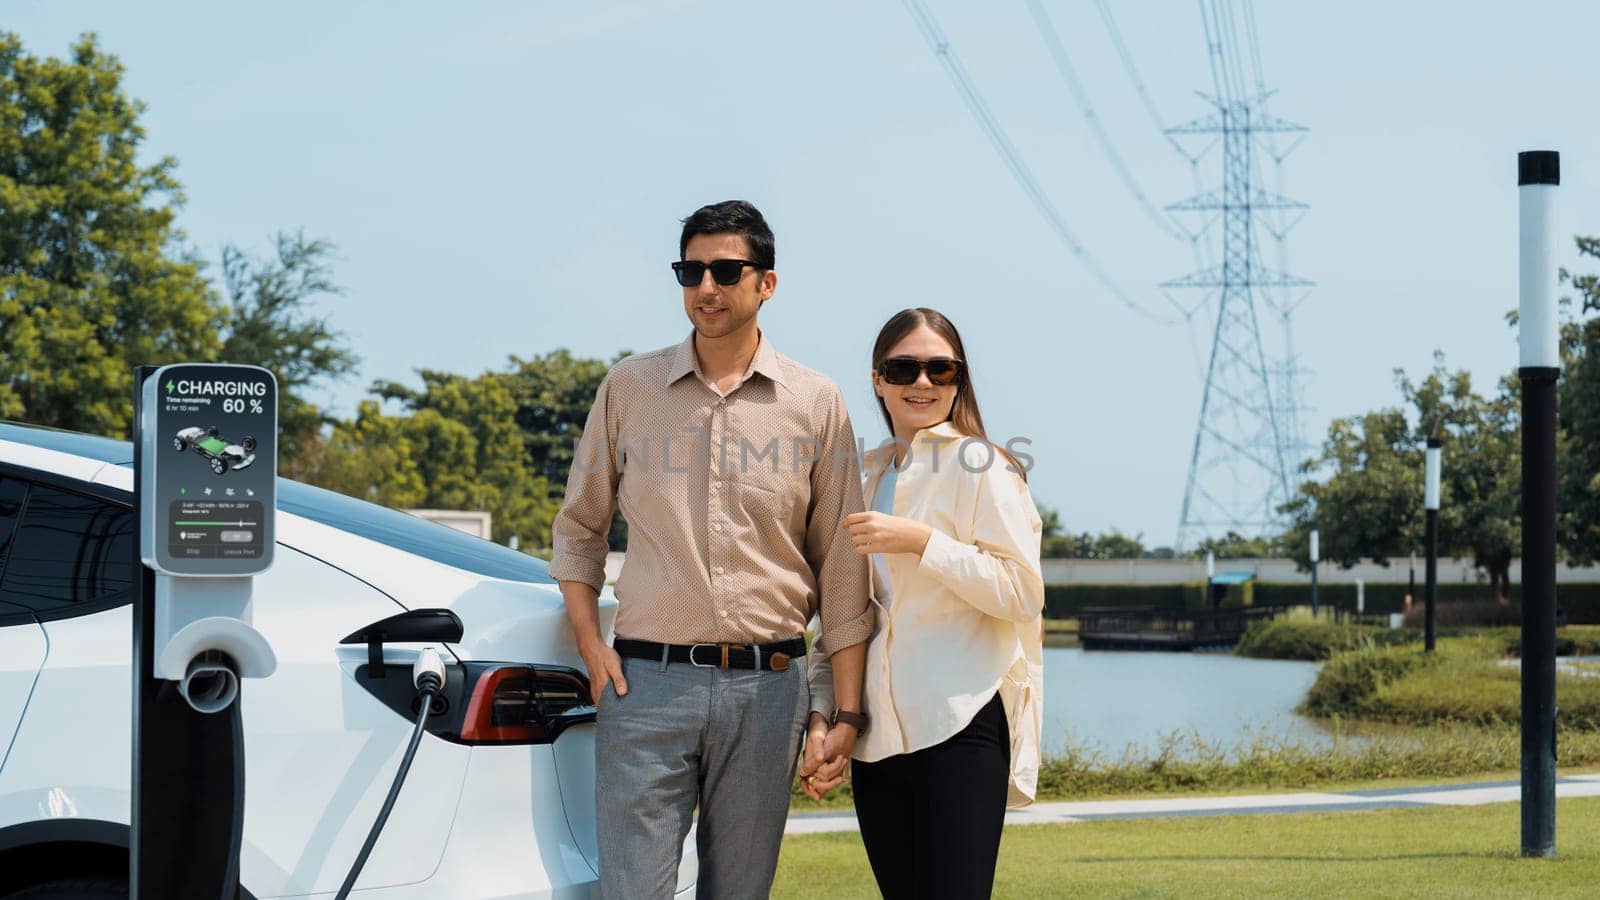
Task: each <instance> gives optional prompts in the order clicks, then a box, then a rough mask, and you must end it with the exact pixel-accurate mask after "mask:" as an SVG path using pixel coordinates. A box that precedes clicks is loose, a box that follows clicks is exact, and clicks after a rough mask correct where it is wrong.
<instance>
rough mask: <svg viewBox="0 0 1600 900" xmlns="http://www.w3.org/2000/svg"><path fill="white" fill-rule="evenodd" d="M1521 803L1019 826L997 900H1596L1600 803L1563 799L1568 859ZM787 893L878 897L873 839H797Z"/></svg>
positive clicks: (790, 845)
mask: <svg viewBox="0 0 1600 900" xmlns="http://www.w3.org/2000/svg"><path fill="white" fill-rule="evenodd" d="M1518 815H1519V811H1518V805H1517V804H1515V803H1497V804H1493V805H1489V806H1478V807H1459V808H1448V807H1446V808H1438V809H1403V810H1384V811H1377V812H1345V813H1317V814H1305V815H1266V816H1225V817H1216V818H1190V819H1154V820H1142V821H1133V820H1117V821H1101V822H1084V823H1079V824H1071V825H1034V826H1016V827H1012V828H1008V829H1006V833H1005V839H1004V841H1003V843H1002V845H1001V848H1000V863H999V872H998V875H997V876H996V879H995V894H994V895H995V896H996V897H1019V898H1020V897H1028V898H1033V897H1070V896H1094V897H1102V896H1104V897H1332V896H1339V897H1346V896H1355V897H1419V898H1435V897H1466V896H1471V897H1593V896H1595V895H1596V894H1597V893H1600V798H1584V799H1572V800H1561V801H1558V805H1557V810H1556V841H1557V844H1556V847H1557V852H1558V853H1557V858H1556V859H1553V860H1524V859H1520V858H1518V847H1519V846H1520V843H1521V838H1520V830H1519V829H1520V826H1519V825H1518V821H1519V820H1518ZM772 896H774V897H875V896H877V890H876V887H875V885H874V884H873V881H872V873H871V871H870V870H869V869H868V868H867V858H866V854H865V852H864V851H863V850H862V849H861V838H860V836H858V835H856V834H854V833H850V834H823V835H807V836H803V837H790V838H786V839H785V840H784V842H783V855H782V857H781V858H780V860H779V862H778V878H777V882H776V884H774V886H773V891H772Z"/></svg>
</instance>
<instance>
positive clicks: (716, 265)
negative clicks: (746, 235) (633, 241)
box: [672, 259, 761, 287]
mask: <svg viewBox="0 0 1600 900" xmlns="http://www.w3.org/2000/svg"><path fill="white" fill-rule="evenodd" d="M745 266H749V267H751V268H753V269H759V268H761V265H760V264H759V263H753V262H751V261H750V260H748V259H719V260H714V261H712V262H709V263H703V262H696V261H695V260H692V259H685V260H679V261H678V262H675V263H673V264H672V271H673V272H674V273H676V274H677V276H678V283H679V284H681V285H683V286H684V287H695V286H696V285H698V284H699V283H700V281H701V279H703V278H705V277H706V270H707V269H710V270H711V280H712V281H715V282H716V283H717V284H720V285H722V286H723V287H728V286H729V285H734V284H738V283H739V279H740V278H743V277H744V268H745Z"/></svg>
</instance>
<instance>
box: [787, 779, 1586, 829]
mask: <svg viewBox="0 0 1600 900" xmlns="http://www.w3.org/2000/svg"><path fill="white" fill-rule="evenodd" d="M1556 796H1557V797H1600V775H1573V776H1570V777H1567V778H1561V779H1559V780H1558V781H1557V782H1556ZM1520 798H1521V787H1520V785H1519V784H1518V783H1517V782H1515V781H1486V782H1478V783H1466V784H1449V785H1440V786H1437V787H1426V786H1424V787H1409V788H1385V789H1382V790H1373V791H1345V792H1342V793H1337V794H1329V793H1302V794H1258V795H1255V796H1239V797H1166V798H1162V799H1159V800H1086V801H1080V802H1072V803H1036V804H1034V805H1033V806H1030V807H1028V808H1027V809H1014V810H1011V811H1010V812H1008V813H1006V824H1007V825H1045V824H1051V823H1059V822H1092V821H1095V820H1097V819H1170V818H1177V817H1181V816H1237V815H1261V814H1265V813H1304V812H1354V811H1357V810H1367V809H1407V808H1417V807H1424V806H1478V805H1480V804H1484V803H1509V802H1512V801H1515V800H1518V799H1520ZM855 830H856V814H855V812H854V811H853V810H843V811H840V812H803V813H790V814H789V824H788V827H787V828H785V829H784V833H786V834H820V833H823V832H829V831H855Z"/></svg>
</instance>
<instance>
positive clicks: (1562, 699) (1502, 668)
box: [1300, 629, 1600, 731]
mask: <svg viewBox="0 0 1600 900" xmlns="http://www.w3.org/2000/svg"><path fill="white" fill-rule="evenodd" d="M1593 632H1594V630H1593V629H1588V630H1586V632H1585V633H1584V634H1582V635H1578V636H1568V638H1567V640H1568V641H1572V642H1574V643H1576V642H1577V641H1580V640H1582V641H1590V640H1595V639H1596V638H1597V636H1596V635H1595V634H1594V633H1593ZM1515 638H1516V634H1515V631H1514V630H1512V629H1502V630H1499V631H1495V632H1490V633H1487V634H1480V635H1476V636H1471V637H1457V638H1447V639H1441V640H1440V642H1439V649H1438V652H1437V653H1434V654H1431V655H1430V654H1427V653H1424V652H1423V651H1422V650H1421V648H1420V647H1419V646H1417V645H1415V644H1408V645H1406V646H1400V647H1378V646H1376V645H1372V646H1364V647H1361V648H1358V649H1356V650H1351V651H1348V652H1343V653H1337V654H1335V655H1334V656H1333V657H1331V658H1330V659H1329V660H1328V662H1327V663H1326V664H1324V665H1323V667H1322V670H1321V671H1320V672H1319V673H1318V674H1317V680H1316V682H1315V683H1313V684H1312V686H1311V690H1310V691H1308V692H1307V693H1306V699H1305V702H1304V703H1302V704H1301V706H1300V711H1301V712H1303V713H1305V714H1306V715H1312V716H1347V717H1354V718H1359V719H1365V720H1368V721H1379V722H1394V723H1400V724H1407V725H1433V724H1437V723H1454V724H1466V725H1482V726H1510V725H1516V724H1517V723H1518V722H1519V721H1520V718H1521V708H1522V693H1521V691H1522V687H1521V672H1520V670H1519V669H1518V668H1517V667H1516V666H1515V665H1507V664H1506V663H1505V656H1506V651H1507V648H1508V645H1511V644H1513V643H1514V641H1515ZM1556 701H1557V705H1558V707H1559V708H1560V717H1559V721H1558V724H1559V726H1560V727H1561V728H1562V729H1563V730H1567V731H1600V679H1595V678H1586V677H1579V676H1576V675H1571V674H1565V673H1562V674H1558V675H1557V678H1556Z"/></svg>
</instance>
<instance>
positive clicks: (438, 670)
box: [335, 647, 444, 900]
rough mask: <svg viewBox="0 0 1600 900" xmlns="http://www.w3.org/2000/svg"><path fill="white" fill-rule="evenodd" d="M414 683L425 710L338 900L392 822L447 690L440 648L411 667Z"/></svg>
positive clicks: (351, 885)
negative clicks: (436, 704)
mask: <svg viewBox="0 0 1600 900" xmlns="http://www.w3.org/2000/svg"><path fill="white" fill-rule="evenodd" d="M411 683H412V684H414V685H416V688H417V697H418V698H420V699H421V701H422V711H421V712H419V713H417V724H416V726H415V727H414V728H412V730H411V743H409V744H407V745H406V753H405V756H402V757H401V758H400V771H398V772H396V773H395V775H394V783H393V784H391V785H389V796H388V797H386V798H384V801H383V809H381V810H379V811H378V821H376V822H373V823H372V830H371V831H370V832H368V833H367V842H366V843H365V844H362V845H361V852H360V853H359V854H357V855H356V863H355V865H354V866H352V867H351V868H350V874H349V875H346V876H345V877H344V884H342V885H340V886H339V893H338V894H337V895H336V896H335V900H345V898H347V897H349V896H350V891H351V889H353V888H354V887H355V886H356V879H357V878H358V877H360V875H361V867H362V866H365V865H366V864H367V857H368V856H371V855H372V848H373V847H374V846H376V845H377V843H378V835H380V834H382V833H383V825H384V823H385V822H387V821H389V813H390V812H391V811H392V810H393V809H394V801H395V799H396V798H397V797H399V796H400V786H401V785H403V784H405V782H406V773H407V772H410V771H411V760H412V758H413V757H415V756H416V755H417V745H418V744H420V743H422V728H423V726H424V725H426V724H427V722H428V711H429V708H430V707H432V706H433V698H434V697H435V696H437V695H438V694H439V692H440V691H442V690H444V660H442V659H440V658H439V651H437V650H435V649H433V648H432V647H424V648H423V650H422V652H421V653H420V654H418V655H417V661H416V664H415V665H413V666H412V667H411Z"/></svg>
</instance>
